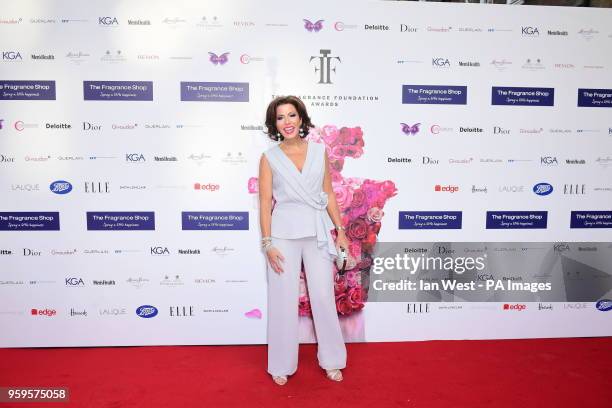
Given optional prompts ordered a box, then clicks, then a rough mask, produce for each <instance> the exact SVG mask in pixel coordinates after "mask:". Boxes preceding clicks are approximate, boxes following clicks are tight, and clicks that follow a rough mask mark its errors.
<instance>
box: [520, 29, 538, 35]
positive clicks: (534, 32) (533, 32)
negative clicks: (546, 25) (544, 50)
mask: <svg viewBox="0 0 612 408" xmlns="http://www.w3.org/2000/svg"><path fill="white" fill-rule="evenodd" d="M521 33H522V34H523V35H526V36H529V37H537V36H539V35H540V30H538V27H522V28H521Z"/></svg>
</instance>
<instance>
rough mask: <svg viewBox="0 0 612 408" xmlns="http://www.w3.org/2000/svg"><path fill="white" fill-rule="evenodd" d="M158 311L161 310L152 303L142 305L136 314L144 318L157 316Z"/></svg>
mask: <svg viewBox="0 0 612 408" xmlns="http://www.w3.org/2000/svg"><path fill="white" fill-rule="evenodd" d="M158 313H159V311H158V310H157V308H156V307H155V306H151V305H142V306H139V307H138V308H137V309H136V315H137V316H138V317H142V318H143V319H150V318H151V317H155V316H157V314H158Z"/></svg>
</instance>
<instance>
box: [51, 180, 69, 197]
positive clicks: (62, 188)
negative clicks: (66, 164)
mask: <svg viewBox="0 0 612 408" xmlns="http://www.w3.org/2000/svg"><path fill="white" fill-rule="evenodd" d="M49 189H50V190H51V192H52V193H55V194H68V193H69V192H71V191H72V184H70V183H69V182H67V181H64V180H57V181H54V182H53V183H51V185H50V186H49Z"/></svg>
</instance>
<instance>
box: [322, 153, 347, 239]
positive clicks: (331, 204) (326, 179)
mask: <svg viewBox="0 0 612 408" xmlns="http://www.w3.org/2000/svg"><path fill="white" fill-rule="evenodd" d="M324 155H325V175H324V176H323V191H325V192H326V193H327V213H328V214H329V218H331V220H332V222H333V223H334V225H335V226H336V231H337V232H338V237H337V238H336V243H337V244H338V246H340V247H342V248H344V249H348V239H347V238H346V234H345V233H344V230H342V229H340V230H338V229H337V228H338V227H342V217H340V210H339V209H338V202H337V201H336V194H335V193H334V189H333V188H332V183H331V176H330V175H329V159H328V158H327V152H325V153H324Z"/></svg>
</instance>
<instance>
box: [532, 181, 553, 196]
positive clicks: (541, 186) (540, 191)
mask: <svg viewBox="0 0 612 408" xmlns="http://www.w3.org/2000/svg"><path fill="white" fill-rule="evenodd" d="M533 192H534V193H536V194H537V195H539V196H545V195H549V194H550V193H552V192H553V186H552V185H550V184H548V183H538V184H536V185H535V186H533Z"/></svg>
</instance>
